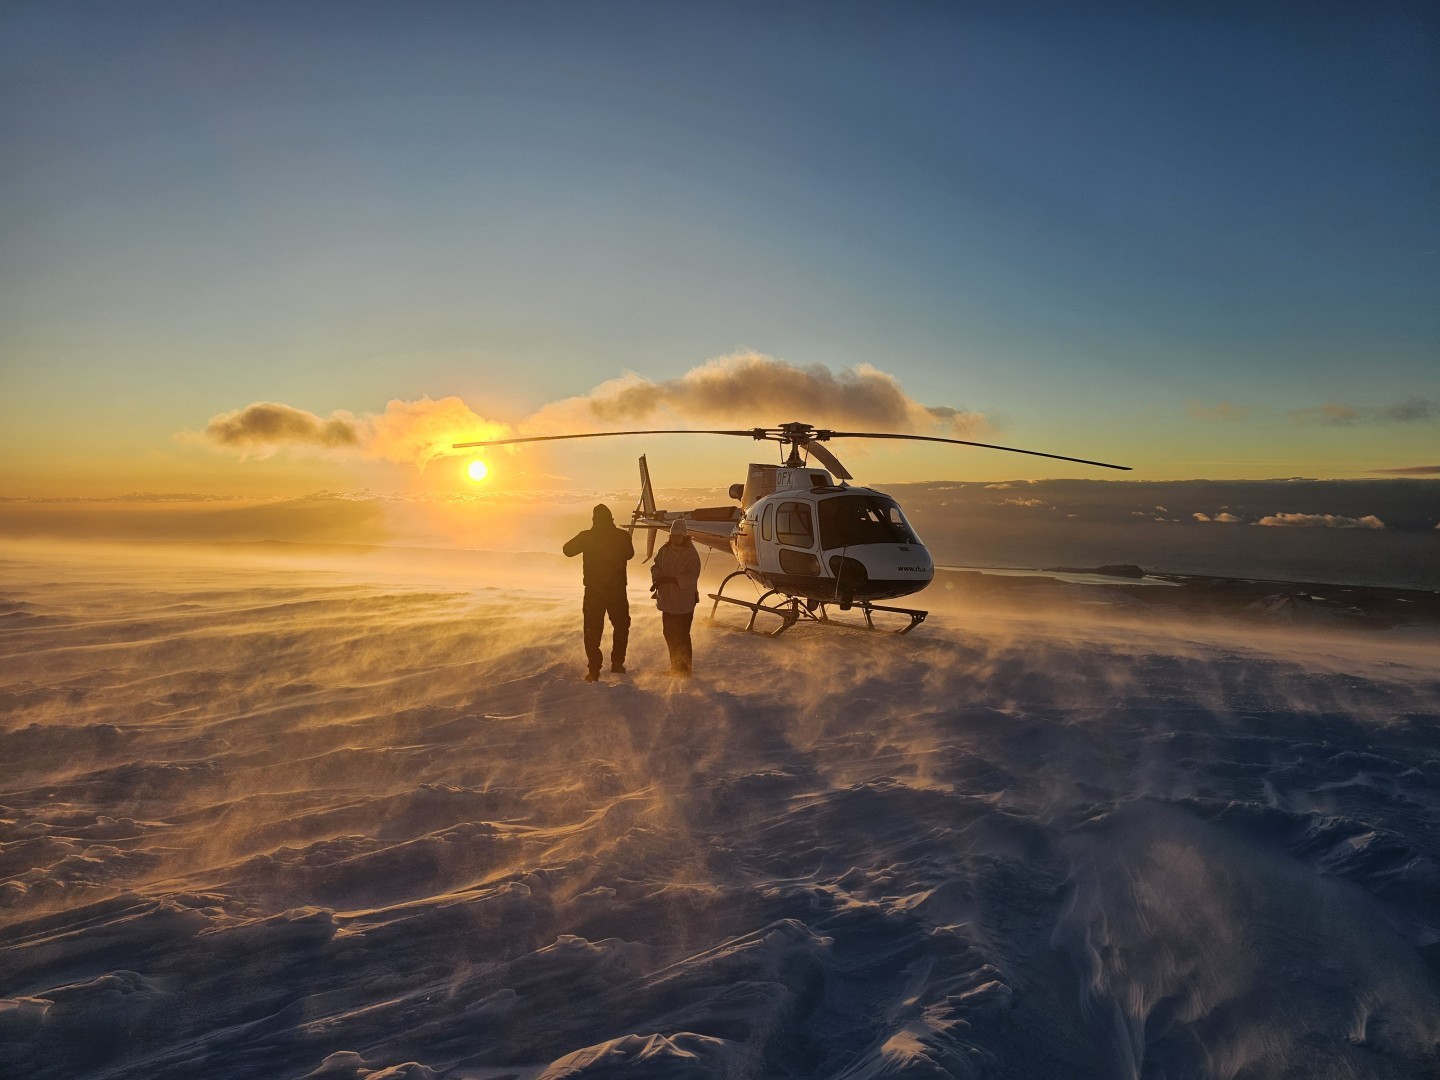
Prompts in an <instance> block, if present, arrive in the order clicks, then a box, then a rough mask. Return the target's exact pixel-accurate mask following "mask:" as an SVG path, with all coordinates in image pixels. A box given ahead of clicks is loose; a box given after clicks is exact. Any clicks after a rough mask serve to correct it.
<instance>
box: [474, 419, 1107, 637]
mask: <svg viewBox="0 0 1440 1080" xmlns="http://www.w3.org/2000/svg"><path fill="white" fill-rule="evenodd" d="M621 435H729V436H738V437H744V438H749V439H754V440H755V441H757V442H761V441H768V442H775V443H779V444H780V446H781V448H782V453H783V452H784V451H783V448H784V447H787V446H788V447H789V451H788V454H785V455H784V460H783V461H781V462H780V463H779V464H774V465H772V464H760V463H755V462H752V463H750V466H749V472H748V474H747V475H746V478H745V482H744V483H742V484H731V485H730V489H729V495H730V498H732V499H734V500H736V502H737V503H738V504H739V505H737V506H714V507H700V508H698V509H694V510H684V511H668V510H661V509H659V508H657V507H656V505H655V492H654V488H653V487H652V485H651V482H650V469H649V465H648V464H647V463H646V460H645V457H644V455H642V456H641V457H640V500H639V502H638V504H637V505H636V507H635V510H634V511H633V512H632V513H631V515H630V534H631V535H632V536H633V535H634V533H635V530H636V529H637V528H638V529H643V530H645V531H647V533H648V537H647V543H646V548H645V561H649V559H650V558H651V557H652V556H653V555H654V553H655V534H656V533H657V532H661V531H664V532H668V531H669V529H670V526H671V525H672V524H673V523H674V522H676V521H681V520H683V521H684V522H685V524H686V529H687V530H688V532H689V535H690V538H691V539H692V540H694V541H695V542H697V543H700V544H703V545H705V546H706V547H709V548H713V549H716V550H722V551H729V552H730V553H731V554H732V555H734V557H735V561H736V562H737V563H738V564H739V569H737V570H735V571H734V572H732V573H730V574H729V575H728V576H726V578H725V579H724V581H722V582H721V583H720V587H719V588H718V589H717V590H716V591H715V592H713V593H709V594H708V596H709V598H710V599H711V600H713V601H714V603H713V604H712V606H711V609H710V617H711V619H712V620H713V619H714V618H715V615H716V612H717V611H718V610H719V608H720V605H721V604H722V603H725V604H735V605H738V606H740V607H742V608H746V609H748V610H749V612H750V616H749V620H748V621H747V623H746V625H745V629H746V630H755V629H756V625H755V624H756V619H757V618H759V617H760V616H761V615H764V616H767V617H771V616H773V617H776V618H778V619H779V620H780V624H779V625H778V626H777V627H775V628H774V629H771V630H767V631H765V632H766V633H768V634H770V636H772V637H778V636H779V635H780V634H783V633H784V632H785V631H786V630H789V629H790V628H791V627H792V626H794V625H795V624H796V623H797V622H800V621H801V620H809V621H812V622H818V623H828V622H831V621H832V620H831V619H830V618H829V614H828V609H829V608H830V607H834V608H836V609H838V610H840V611H849V610H852V609H859V611H860V612H861V614H862V615H863V616H864V619H865V627H866V628H867V629H871V630H873V629H876V626H875V622H874V614H875V613H876V612H885V613H886V614H891V615H901V616H905V617H906V618H908V620H909V621H908V623H907V624H906V625H905V626H903V627H901V628H900V629H899V630H898V631H897V633H900V634H908V633H909V632H910V631H911V630H913V629H915V627H917V626H919V625H920V624H921V623H922V622H924V621H925V617H926V616H927V615H928V614H929V612H927V611H922V610H920V609H918V608H908V607H896V606H893V605H889V604H884V603H881V602H880V601H886V600H895V599H898V598H900V597H903V596H909V595H912V594H914V593H917V592H920V591H921V590H922V589H924V588H925V587H926V586H928V585H929V584H930V582H931V581H932V580H933V579H934V577H935V563H934V561H933V560H932V559H931V557H930V552H929V551H927V550H926V548H925V545H924V544H923V543H921V541H920V537H919V535H918V534H917V533H916V532H915V529H914V527H913V526H912V525H911V524H910V522H909V521H908V520H907V519H906V517H905V513H904V511H903V510H901V508H900V504H899V503H898V502H897V501H896V500H895V499H893V498H892V497H891V496H889V495H887V494H885V493H884V492H883V491H877V490H875V489H874V488H868V487H851V486H850V485H849V483H848V481H850V480H853V479H854V476H853V475H852V474H851V473H850V471H849V470H848V469H846V468H845V466H844V465H843V464H842V463H841V462H840V459H839V458H838V457H836V456H835V454H834V453H832V452H831V451H830V449H829V448H828V447H826V446H823V445H821V444H823V443H826V442H829V441H830V440H831V439H904V440H909V441H915V442H937V443H952V444H955V445H958V446H978V447H984V448H986V449H989V450H1005V451H1008V452H1010V453H1016V454H1029V455H1031V456H1032V457H1043V458H1052V459H1054V460H1057V461H1072V462H1076V463H1078V464H1081V465H1094V466H1097V467H1099V468H1103V469H1118V470H1122V471H1125V472H1128V471H1130V467H1129V466H1128V465H1111V464H1109V463H1108V462H1104V461H1090V460H1088V459H1086V458H1076V457H1066V456H1064V455H1062V454H1047V453H1042V452H1040V451H1038V450H1022V449H1020V448H1018V447H1014V446H998V445H996V444H994V443H982V442H973V441H971V440H968V439H946V438H941V437H939V436H935V435H906V434H896V433H887V432H875V431H834V430H832V429H829V428H817V427H814V426H813V425H811V424H805V423H800V422H798V421H797V422H791V423H787V424H780V425H778V426H776V427H768V428H760V427H757V428H742V429H733V430H700V429H694V428H680V429H664V430H649V431H594V432H586V433H583V434H575V435H532V436H527V437H521V438H514V439H490V440H486V441H483V442H464V443H454V444H452V445H453V447H454V449H456V450H460V449H465V448H469V447H485V446H505V445H510V444H514V443H529V442H553V441H558V440H562V439H596V438H612V437H616V436H621ZM811 459H813V460H814V461H816V462H819V465H818V466H817V465H815V464H812V463H811ZM741 577H745V578H749V579H750V580H751V581H753V582H754V583H755V584H756V585H757V586H759V587H760V588H761V589H763V590H765V591H764V592H763V593H762V594H761V595H760V597H759V599H757V600H744V599H741V598H739V597H736V596H726V595H725V588H726V586H728V585H729V584H730V582H731V581H734V580H735V579H737V578H741Z"/></svg>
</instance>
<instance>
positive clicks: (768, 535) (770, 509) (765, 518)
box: [760, 503, 775, 540]
mask: <svg viewBox="0 0 1440 1080" xmlns="http://www.w3.org/2000/svg"><path fill="white" fill-rule="evenodd" d="M774 536H775V504H774V503H770V504H769V505H768V506H766V507H765V512H764V513H763V514H762V515H760V539H762V540H770V539H772V538H773V537H774Z"/></svg>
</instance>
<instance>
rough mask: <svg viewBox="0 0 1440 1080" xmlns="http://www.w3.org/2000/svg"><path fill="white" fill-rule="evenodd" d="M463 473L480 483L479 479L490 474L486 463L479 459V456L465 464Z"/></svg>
mask: <svg viewBox="0 0 1440 1080" xmlns="http://www.w3.org/2000/svg"><path fill="white" fill-rule="evenodd" d="M465 475H466V476H468V477H470V479H471V480H474V481H475V482H476V483H477V484H478V483H480V481H482V480H484V479H485V477H487V476H489V475H490V468H489V466H488V465H486V464H485V462H483V461H481V460H480V459H479V458H476V459H475V460H474V461H472V462H470V464H469V465H466V466H465Z"/></svg>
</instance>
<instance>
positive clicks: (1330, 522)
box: [1255, 514, 1385, 529]
mask: <svg viewBox="0 0 1440 1080" xmlns="http://www.w3.org/2000/svg"><path fill="white" fill-rule="evenodd" d="M1255 524H1257V525H1271V526H1279V527H1282V528H1300V529H1383V528H1385V523H1384V522H1383V521H1381V520H1380V519H1379V518H1378V517H1376V516H1375V515H1374V514H1366V515H1365V516H1364V517H1359V518H1353V517H1344V516H1343V515H1340V514H1271V515H1269V516H1268V517H1263V518H1261V519H1260V520H1259V521H1257V522H1256V523H1255Z"/></svg>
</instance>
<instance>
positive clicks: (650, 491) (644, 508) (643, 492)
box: [630, 454, 655, 562]
mask: <svg viewBox="0 0 1440 1080" xmlns="http://www.w3.org/2000/svg"><path fill="white" fill-rule="evenodd" d="M654 516H655V489H654V488H652V487H651V486H650V466H649V465H647V464H646V463H645V455H644V454H641V455H640V505H639V506H637V507H635V516H634V520H632V521H631V523H630V534H631V535H632V536H633V535H634V534H635V521H636V520H639V519H640V518H642V517H646V518H653V517H654ZM654 554H655V530H654V529H653V528H650V529H646V530H645V559H644V561H645V562H649V561H650V558H651V556H652V555H654Z"/></svg>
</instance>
